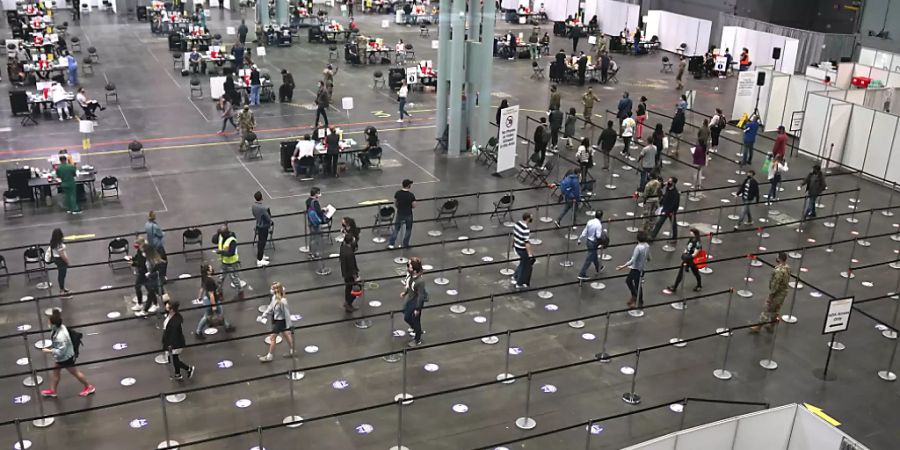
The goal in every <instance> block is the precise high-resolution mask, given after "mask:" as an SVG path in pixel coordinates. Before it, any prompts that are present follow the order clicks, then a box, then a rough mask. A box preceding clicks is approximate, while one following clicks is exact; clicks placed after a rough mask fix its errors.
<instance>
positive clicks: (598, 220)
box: [578, 210, 603, 280]
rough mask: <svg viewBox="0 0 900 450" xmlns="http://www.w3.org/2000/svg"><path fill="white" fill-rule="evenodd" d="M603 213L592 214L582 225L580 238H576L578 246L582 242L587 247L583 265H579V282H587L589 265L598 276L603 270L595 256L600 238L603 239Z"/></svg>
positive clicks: (598, 211)
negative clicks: (592, 266)
mask: <svg viewBox="0 0 900 450" xmlns="http://www.w3.org/2000/svg"><path fill="white" fill-rule="evenodd" d="M602 220H603V211H602V210H597V211H595V212H594V217H593V218H592V219H591V220H588V222H587V223H586V224H585V225H584V230H582V231H581V236H580V237H579V238H578V244H579V245H580V244H581V241H582V240H583V241H584V243H585V245H586V246H587V254H586V255H585V258H584V264H582V265H581V271H579V272H578V279H579V280H589V279H590V278H589V277H588V276H587V270H588V269H589V268H590V267H591V264H593V265H594V269H596V271H597V273H598V274H599V273H600V271H601V270H603V264H600V259H599V257H598V256H597V249H599V248H600V245H601V242H600V241H601V238H602V237H603V222H602Z"/></svg>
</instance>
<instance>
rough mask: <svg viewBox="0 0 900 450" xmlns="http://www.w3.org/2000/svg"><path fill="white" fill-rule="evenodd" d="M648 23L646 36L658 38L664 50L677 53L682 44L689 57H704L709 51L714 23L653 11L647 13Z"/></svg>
mask: <svg viewBox="0 0 900 450" xmlns="http://www.w3.org/2000/svg"><path fill="white" fill-rule="evenodd" d="M646 22H647V23H646V28H645V32H644V35H646V36H658V37H659V42H660V46H661V48H662V49H663V50H666V51H669V52H673V53H677V52H679V49H681V48H682V44H684V47H683V48H684V54H685V55H687V56H697V55H704V54H706V52H707V51H708V50H709V35H710V31H711V30H712V22H710V21H708V20H703V19H698V18H696V17H689V16H682V15H681V14H675V13H671V12H668V11H659V10H652V11H648V12H647V18H646Z"/></svg>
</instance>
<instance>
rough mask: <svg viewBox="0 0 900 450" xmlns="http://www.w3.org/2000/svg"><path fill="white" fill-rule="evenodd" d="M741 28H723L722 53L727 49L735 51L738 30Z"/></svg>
mask: <svg viewBox="0 0 900 450" xmlns="http://www.w3.org/2000/svg"><path fill="white" fill-rule="evenodd" d="M738 28H739V27H722V41H721V44H720V45H721V46H720V47H719V48H720V49H721V51H722V52H724V51H725V49H726V48H727V49H729V50H730V49H733V48H734V43H735V42H737V41H736V38H737V30H738Z"/></svg>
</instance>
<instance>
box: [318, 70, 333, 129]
mask: <svg viewBox="0 0 900 450" xmlns="http://www.w3.org/2000/svg"><path fill="white" fill-rule="evenodd" d="M330 103H331V98H329V96H328V89H326V87H325V82H324V81H319V90H318V91H317V92H316V125H315V128H316V129H318V128H319V117H322V118H324V119H325V128H328V105H329V104H330Z"/></svg>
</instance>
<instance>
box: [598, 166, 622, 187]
mask: <svg viewBox="0 0 900 450" xmlns="http://www.w3.org/2000/svg"><path fill="white" fill-rule="evenodd" d="M625 167H628V166H625ZM618 176H619V174H617V173H616V167H615V165H614V164H610V165H609V173H608V174H607V181H606V184H604V185H603V187H605V188H606V189H608V190H610V191H612V190H615V189H616V180H615V179H616V178H618Z"/></svg>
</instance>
